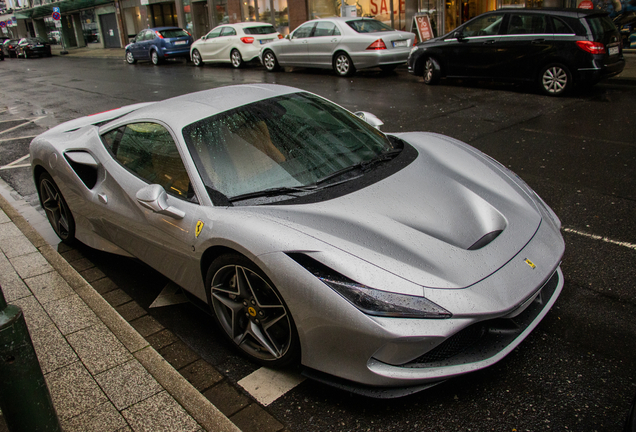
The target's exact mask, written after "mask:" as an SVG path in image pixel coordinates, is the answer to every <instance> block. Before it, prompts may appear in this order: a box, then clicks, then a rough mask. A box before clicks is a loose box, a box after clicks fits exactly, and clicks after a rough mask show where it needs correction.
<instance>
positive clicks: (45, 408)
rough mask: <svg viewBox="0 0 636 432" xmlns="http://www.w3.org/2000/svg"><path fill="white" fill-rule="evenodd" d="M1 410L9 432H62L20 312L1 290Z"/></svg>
mask: <svg viewBox="0 0 636 432" xmlns="http://www.w3.org/2000/svg"><path fill="white" fill-rule="evenodd" d="M0 409H1V410H2V415H3V416H4V418H5V421H6V423H7V426H8V427H9V431H11V432H36V431H37V432H39V431H50V432H61V430H62V428H61V427H60V422H59V420H58V418H57V414H56V412H55V408H54V407H53V401H52V400H51V394H50V393H49V389H48V387H47V386H46V382H45V381H44V375H43V374H42V369H41V368H40V363H39V362H38V358H37V356H36V355H35V349H34V348H33V343H32V342H31V337H30V336H29V331H28V329H27V326H26V321H25V320H24V314H23V313H22V309H20V308H19V307H17V306H14V305H7V301H6V300H5V298H4V294H3V292H2V287H0Z"/></svg>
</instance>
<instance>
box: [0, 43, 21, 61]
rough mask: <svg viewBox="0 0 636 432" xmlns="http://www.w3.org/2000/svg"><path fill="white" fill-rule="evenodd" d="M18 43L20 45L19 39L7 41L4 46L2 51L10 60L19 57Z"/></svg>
mask: <svg viewBox="0 0 636 432" xmlns="http://www.w3.org/2000/svg"><path fill="white" fill-rule="evenodd" d="M18 43H20V40H19V39H7V40H5V41H4V43H3V44H2V51H3V52H4V54H5V55H7V56H8V57H9V58H15V57H17V56H18V53H17V50H18Z"/></svg>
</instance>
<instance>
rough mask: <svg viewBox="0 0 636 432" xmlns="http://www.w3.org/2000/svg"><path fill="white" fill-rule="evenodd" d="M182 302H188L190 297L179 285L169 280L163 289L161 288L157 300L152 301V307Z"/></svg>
mask: <svg viewBox="0 0 636 432" xmlns="http://www.w3.org/2000/svg"><path fill="white" fill-rule="evenodd" d="M181 303H188V298H187V297H186V296H185V295H184V294H183V292H182V291H181V287H180V286H179V285H177V284H175V283H173V282H168V284H167V285H166V286H165V287H164V288H163V290H161V292H160V293H159V295H158V296H157V298H156V299H155V301H153V302H152V304H151V305H150V308H157V307H163V306H172V305H178V304H181Z"/></svg>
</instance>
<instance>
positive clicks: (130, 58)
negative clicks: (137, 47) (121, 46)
mask: <svg viewBox="0 0 636 432" xmlns="http://www.w3.org/2000/svg"><path fill="white" fill-rule="evenodd" d="M126 61H127V62H128V64H135V63H137V60H135V56H134V55H133V53H131V52H130V51H126Z"/></svg>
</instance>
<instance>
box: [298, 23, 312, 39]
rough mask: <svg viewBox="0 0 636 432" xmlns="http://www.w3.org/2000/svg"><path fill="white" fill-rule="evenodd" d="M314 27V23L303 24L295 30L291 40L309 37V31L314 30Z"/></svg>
mask: <svg viewBox="0 0 636 432" xmlns="http://www.w3.org/2000/svg"><path fill="white" fill-rule="evenodd" d="M315 25H316V23H309V24H304V25H302V26H300V27H298V30H296V31H295V32H294V36H293V39H302V38H307V37H309V35H311V31H312V30H313V29H314V26H315Z"/></svg>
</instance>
